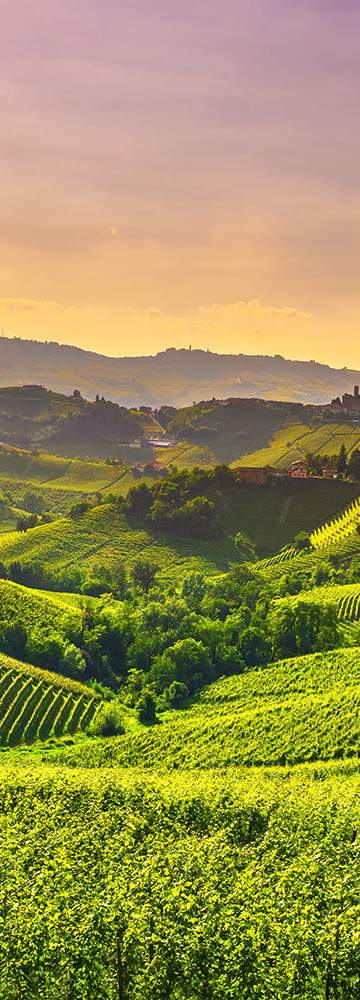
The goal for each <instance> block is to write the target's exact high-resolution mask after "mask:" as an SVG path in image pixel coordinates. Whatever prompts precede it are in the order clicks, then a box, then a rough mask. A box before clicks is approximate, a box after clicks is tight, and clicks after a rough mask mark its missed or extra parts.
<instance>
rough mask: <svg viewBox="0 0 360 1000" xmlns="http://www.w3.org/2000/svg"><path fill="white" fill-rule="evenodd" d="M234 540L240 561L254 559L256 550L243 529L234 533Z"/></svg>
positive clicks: (251, 560) (253, 560)
mask: <svg viewBox="0 0 360 1000" xmlns="http://www.w3.org/2000/svg"><path fill="white" fill-rule="evenodd" d="M234 542H235V545H236V548H237V550H238V553H239V556H240V558H241V561H242V562H255V561H256V559H257V552H256V548H255V545H254V543H253V542H252V541H251V540H250V538H248V537H247V535H245V534H244V532H243V531H238V532H237V533H236V535H234Z"/></svg>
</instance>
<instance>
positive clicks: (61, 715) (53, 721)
mask: <svg viewBox="0 0 360 1000" xmlns="http://www.w3.org/2000/svg"><path fill="white" fill-rule="evenodd" d="M98 704H99V700H98V699H97V698H96V697H94V696H93V694H92V692H91V691H89V689H88V688H86V687H85V685H82V684H79V683H77V682H76V681H72V680H70V679H67V678H65V677H59V676H57V675H56V674H52V673H49V672H48V671H46V670H40V669H38V668H37V667H33V666H31V665H30V664H25V663H20V661H19V660H13V659H12V658H11V657H8V656H5V655H4V654H3V653H1V654H0V744H1V746H10V747H11V746H17V745H19V744H21V743H33V742H34V741H35V740H46V739H47V738H48V737H49V736H52V735H53V736H56V737H59V736H63V735H64V733H71V734H73V733H75V732H76V731H77V730H79V729H80V730H81V729H84V727H85V726H86V725H87V724H88V723H89V722H91V719H92V718H93V716H94V714H95V712H96V708H97V705H98Z"/></svg>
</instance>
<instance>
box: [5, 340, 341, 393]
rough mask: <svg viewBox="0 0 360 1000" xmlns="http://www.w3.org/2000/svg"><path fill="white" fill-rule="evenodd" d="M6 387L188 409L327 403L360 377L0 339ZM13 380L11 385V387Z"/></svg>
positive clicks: (192, 354) (200, 354)
mask: <svg viewBox="0 0 360 1000" xmlns="http://www.w3.org/2000/svg"><path fill="white" fill-rule="evenodd" d="M0 372H1V375H0V385H4V384H7V385H9V384H10V385H11V384H14V385H18V384H22V383H23V382H33V383H41V384H43V385H48V386H49V388H51V389H53V390H54V391H55V392H62V393H65V394H69V393H72V391H73V389H74V388H75V387H77V388H79V389H80V391H81V392H82V394H83V395H84V396H87V397H88V398H90V399H94V398H95V395H96V393H98V394H99V395H104V396H105V397H106V398H108V399H109V398H110V399H112V400H114V401H115V402H117V403H120V404H122V405H123V406H127V407H132V406H139V405H141V404H146V405H148V406H155V407H156V406H159V405H162V404H170V405H172V406H178V407H179V406H180V407H181V406H185V405H188V404H191V403H192V402H193V400H194V399H195V400H201V399H211V398H212V397H213V396H216V397H218V398H219V399H224V398H225V399H226V398H228V397H230V396H248V397H249V396H258V397H260V398H263V399H280V400H281V399H288V400H295V401H299V402H304V403H313V402H315V403H325V402H328V401H329V400H330V399H332V398H333V397H334V396H337V395H339V393H340V394H341V393H342V392H344V391H351V390H352V387H353V385H354V383H356V382H360V373H359V372H355V371H350V370H348V369H346V368H343V369H339V370H337V369H333V368H330V367H329V366H327V365H322V364H317V363H316V362H314V361H290V360H287V359H286V358H282V357H280V356H275V357H262V356H251V355H244V354H238V355H230V354H229V355H227V354H213V353H212V352H210V351H202V350H193V351H189V350H183V349H180V350H175V349H171V348H170V349H169V350H166V351H163V352H161V353H160V354H157V355H156V356H155V357H140V358H136V357H135V358H131V357H126V358H108V357H105V356H104V355H101V354H95V353H92V352H90V351H84V350H82V349H80V348H78V347H71V346H66V345H65V346H63V345H59V344H56V343H51V342H49V343H40V342H38V341H28V340H21V339H20V338H13V339H11V338H7V337H1V338H0ZM5 380H6V382H5Z"/></svg>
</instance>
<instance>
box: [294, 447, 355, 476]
mask: <svg viewBox="0 0 360 1000" xmlns="http://www.w3.org/2000/svg"><path fill="white" fill-rule="evenodd" d="M306 461H307V462H308V465H309V468H310V471H311V472H312V473H313V474H314V475H317V476H321V474H322V470H323V468H324V466H330V467H331V468H333V469H334V472H335V473H337V475H338V476H350V478H351V479H356V480H360V451H359V449H358V448H354V451H352V452H351V455H350V458H349V459H348V458H347V452H346V448H345V445H344V444H342V445H341V448H340V451H339V453H338V454H337V455H313V454H312V453H309V454H307V455H306Z"/></svg>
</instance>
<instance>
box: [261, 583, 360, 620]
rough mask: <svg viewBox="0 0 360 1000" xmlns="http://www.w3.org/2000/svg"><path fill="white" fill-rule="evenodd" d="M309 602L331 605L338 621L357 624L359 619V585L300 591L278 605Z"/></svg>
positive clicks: (294, 604)
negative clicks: (335, 609) (334, 609)
mask: <svg viewBox="0 0 360 1000" xmlns="http://www.w3.org/2000/svg"><path fill="white" fill-rule="evenodd" d="M299 601H300V602H301V603H303V602H304V601H305V602H306V601H309V602H310V604H319V605H320V606H325V605H326V604H333V605H334V606H335V607H336V608H337V611H338V615H339V618H340V619H345V620H346V621H349V622H357V621H358V620H359V619H360V584H359V583H343V584H335V585H334V584H333V585H332V586H331V585H330V586H326V585H325V586H322V587H313V588H312V590H306V591H302V592H301V593H300V594H297V595H295V596H294V597H284V598H282V599H281V601H279V602H278V603H281V604H290V606H292V607H295V606H296V604H298V603H299Z"/></svg>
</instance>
